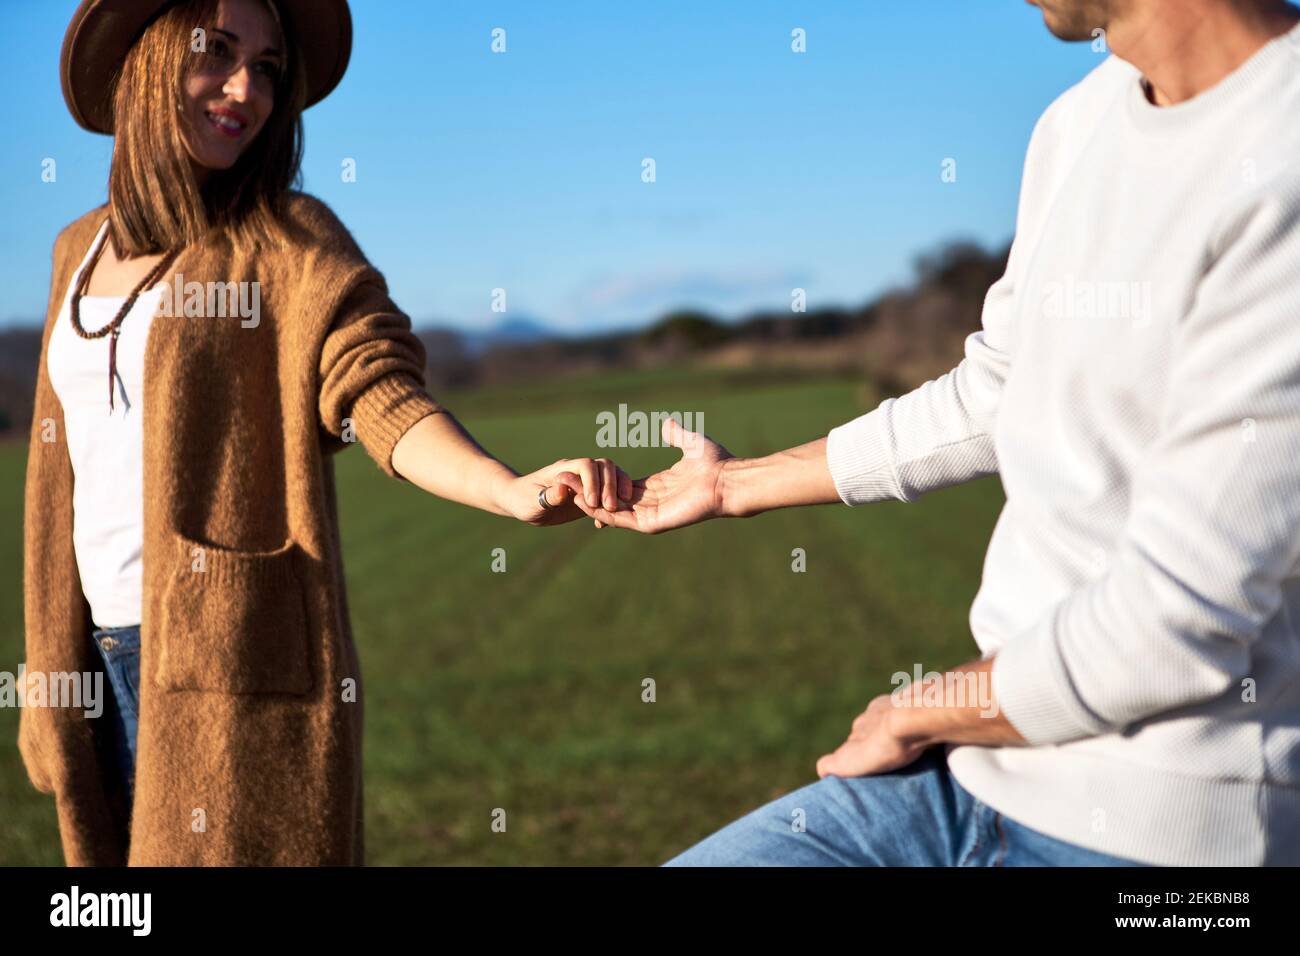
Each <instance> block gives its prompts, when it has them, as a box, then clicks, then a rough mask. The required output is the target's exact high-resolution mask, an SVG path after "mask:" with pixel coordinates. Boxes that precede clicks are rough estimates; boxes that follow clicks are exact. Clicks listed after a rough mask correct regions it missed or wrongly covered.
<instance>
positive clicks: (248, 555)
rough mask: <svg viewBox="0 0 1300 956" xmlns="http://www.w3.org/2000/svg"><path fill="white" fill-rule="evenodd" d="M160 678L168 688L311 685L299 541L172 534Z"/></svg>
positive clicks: (249, 690) (293, 690) (259, 689)
mask: <svg viewBox="0 0 1300 956" xmlns="http://www.w3.org/2000/svg"><path fill="white" fill-rule="evenodd" d="M174 546H175V553H174V558H175V565H174V567H173V570H172V572H171V574H170V575H169V576H168V578H167V582H166V585H165V592H164V594H163V596H162V611H161V626H160V627H159V628H158V629H157V630H156V631H154V633H155V634H157V640H158V648H159V654H158V663H157V665H156V672H155V675H154V682H155V683H156V684H157V685H158V686H160V687H162V688H163V689H165V690H203V691H216V692H218V693H225V694H295V695H303V694H307V693H308V692H309V691H311V689H312V674H311V663H310V660H309V657H308V654H309V648H308V641H307V612H306V605H305V601H304V594H303V588H302V584H301V580H302V578H301V574H300V572H299V570H298V566H297V565H298V562H299V560H300V558H299V549H298V546H297V544H296V543H295V542H294V541H293V539H292V538H289V539H287V540H286V541H285V542H284V544H282V545H281V546H280V547H278V548H276V549H275V550H273V551H238V550H233V549H230V548H222V547H217V546H216V545H211V544H205V543H202V542H199V541H195V540H192V539H190V538H187V537H185V536H184V535H180V534H176V535H174Z"/></svg>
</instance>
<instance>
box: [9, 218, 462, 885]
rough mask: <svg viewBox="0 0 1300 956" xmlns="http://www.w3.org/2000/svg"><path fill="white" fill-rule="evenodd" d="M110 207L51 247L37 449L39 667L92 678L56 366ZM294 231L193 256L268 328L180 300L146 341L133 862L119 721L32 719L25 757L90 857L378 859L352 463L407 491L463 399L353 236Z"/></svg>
mask: <svg viewBox="0 0 1300 956" xmlns="http://www.w3.org/2000/svg"><path fill="white" fill-rule="evenodd" d="M106 215H107V207H100V208H98V209H95V210H92V211H91V212H89V213H87V214H86V215H84V216H82V217H81V218H80V219H78V220H77V221H76V222H74V223H72V224H71V225H69V226H68V227H67V228H65V229H64V230H63V231H62V232H61V233H60V234H59V237H58V239H57V241H56V242H55V245H54V265H53V282H52V285H51V289H50V304H49V311H48V314H47V316H46V323H45V332H44V337H43V342H42V346H41V359H40V370H39V374H38V377H37V382H36V402H35V416H34V420H33V422H32V434H31V442H30V449H29V454H28V459H27V479H26V497H25V517H24V528H23V547H24V551H23V559H24V564H23V611H24V620H25V625H26V667H27V672H28V674H29V675H31V673H32V672H34V671H44V672H47V673H48V672H60V671H63V672H68V671H71V672H88V671H90V670H91V669H92V668H93V667H94V666H95V662H94V655H95V653H96V651H95V648H94V647H93V646H92V644H91V630H92V623H91V619H90V613H89V606H88V605H87V603H86V599H85V596H84V595H83V593H82V590H81V582H80V577H79V574H78V570H77V562H76V555H75V553H74V551H73V543H72V487H73V472H72V466H71V460H70V458H69V455H68V447H67V442H66V440H65V436H66V430H65V428H64V423H63V411H62V408H61V407H60V405H59V400H58V397H57V396H56V395H55V393H54V391H53V389H52V388H51V386H50V379H49V374H48V371H47V369H46V352H47V349H48V347H49V340H50V331H51V329H52V328H53V323H54V322H55V320H56V319H57V318H58V314H59V310H60V307H61V305H62V302H63V296H64V294H65V292H66V290H67V287H68V283H69V282H70V280H71V278H72V275H73V273H74V272H75V270H76V268H77V265H78V264H79V263H80V261H81V258H82V257H83V256H84V255H85V254H86V252H87V250H88V248H89V246H90V243H91V241H92V239H93V238H94V236H95V233H96V231H97V229H98V228H99V226H100V225H101V223H102V222H103V221H104V218H105V217H106ZM286 218H287V221H288V223H289V225H290V226H291V228H292V229H293V230H294V231H295V234H296V235H297V236H298V237H299V238H298V240H297V242H296V244H295V247H294V248H292V249H291V250H286V251H267V250H262V251H260V252H258V253H257V254H256V255H249V254H247V253H243V252H240V251H238V250H236V249H234V248H232V244H231V243H230V241H229V240H228V239H224V238H214V239H213V240H210V241H207V242H204V243H201V244H196V245H194V246H191V247H189V248H187V249H185V250H184V251H183V252H182V253H181V254H180V256H179V257H178V259H177V261H176V263H175V265H174V269H175V271H177V272H179V273H181V275H182V276H183V277H184V281H185V282H187V283H188V282H192V281H198V282H202V283H207V282H210V281H213V282H216V281H221V282H241V281H247V282H251V281H257V282H260V283H261V317H260V322H259V323H258V324H257V325H256V326H251V325H250V326H249V327H244V324H243V323H242V322H241V320H240V319H239V318H238V317H231V318H223V317H205V318H199V317H185V316H184V314H183V311H184V310H182V309H180V308H176V309H173V310H172V311H173V312H174V313H176V314H175V315H172V316H167V315H164V314H162V313H161V311H160V313H159V314H158V316H157V317H156V318H155V320H154V324H153V325H152V327H151V328H150V331H149V335H148V339H147V344H146V350H145V372H144V406H143V408H144V422H143V456H144V476H143V480H144V540H143V595H144V597H143V607H142V609H141V622H140V623H141V659H140V664H141V672H140V700H139V706H140V711H139V717H140V720H139V736H138V743H137V766H136V792H135V803H134V807H133V814H132V819H131V827H130V841H129V849H128V847H127V846H124V845H123V841H122V837H121V836H120V835H119V834H118V833H117V831H116V829H115V827H114V825H113V823H112V818H111V817H110V811H109V806H108V791H107V789H106V784H105V767H104V764H103V758H102V757H101V756H100V753H101V752H103V751H102V748H103V747H104V744H103V736H104V735H105V734H106V733H107V727H106V726H103V727H101V726H99V724H100V721H99V720H98V719H87V718H86V717H85V716H84V708H72V707H50V706H45V707H38V706H28V707H24V708H23V709H22V710H21V711H20V714H21V716H20V721H19V732H18V745H19V749H20V751H21V754H22V759H23V763H24V765H25V766H26V768H27V773H28V775H29V777H30V779H31V782H32V785H33V786H35V787H36V789H37V790H39V791H41V792H43V793H47V794H52V795H53V796H54V798H55V800H56V803H57V809H58V821H59V832H60V835H61V839H62V843H63V852H64V856H65V859H66V861H67V863H68V864H69V865H73V866H77V865H121V864H128V863H129V864H130V865H146V866H148V865H152V866H159V865H261V864H272V865H320V864H327V865H339V864H358V865H359V864H361V863H362V862H363V861H364V843H363V835H362V792H361V766H362V765H361V728H362V703H361V701H362V700H363V699H364V695H363V694H362V693H361V689H360V683H361V673H360V669H359V666H358V660H357V653H356V648H355V646H354V644H353V639H352V630H351V624H350V621H349V618H348V604H347V597H346V594H345V591H344V581H343V565H342V561H341V557H340V547H339V531H338V516H337V506H336V500H335V486H334V460H333V458H332V454H333V453H335V452H338V451H339V450H341V449H343V448H345V447H347V445H348V444H349V443H350V442H351V441H353V440H354V436H355V439H359V440H360V442H361V443H362V444H363V445H364V446H365V448H366V450H367V452H368V453H369V454H370V455H371V456H372V457H373V458H374V459H375V461H376V462H377V463H378V464H379V466H380V467H381V468H382V469H383V470H384V471H385V472H386V473H387V474H389V475H390V476H393V477H395V478H398V479H399V480H401V476H400V475H397V473H396V472H395V471H394V470H393V467H392V462H391V455H392V449H393V446H394V445H396V443H397V441H398V439H399V438H401V436H402V435H403V434H404V433H405V432H406V430H407V429H408V428H410V427H411V426H412V425H413V424H415V423H416V422H417V421H419V420H420V419H422V418H424V417H425V416H426V415H429V414H432V413H435V412H438V411H442V410H443V409H442V407H441V406H440V405H438V404H437V403H436V402H435V401H434V400H433V399H432V398H430V397H429V395H428V394H427V393H426V392H425V391H424V359H425V351H424V348H423V346H422V345H421V343H420V341H419V339H417V338H416V337H415V336H414V335H413V334H412V332H411V324H410V320H409V319H408V317H407V316H406V315H405V314H403V313H402V311H401V310H399V309H398V308H397V307H396V306H395V305H394V304H393V302H392V300H391V299H390V298H389V296H388V290H387V286H386V283H385V281H384V278H383V276H382V275H381V274H380V273H379V272H377V271H376V270H375V269H374V268H373V267H372V266H371V265H370V264H369V263H368V262H367V261H366V259H365V257H364V255H363V254H362V252H361V250H360V249H359V248H358V246H357V244H356V242H355V241H354V240H353V238H352V237H351V235H350V234H349V233H348V231H347V230H346V229H345V228H344V226H343V225H342V223H340V222H339V220H338V219H337V218H336V217H335V216H334V214H333V213H332V212H331V211H330V209H329V208H328V207H327V206H326V205H325V204H324V203H322V202H320V201H319V200H317V199H315V198H313V197H310V196H307V195H305V194H302V193H297V192H295V193H293V194H291V197H290V201H289V204H288V214H287V217H286ZM205 288H206V286H205ZM105 361H107V359H106V360H105ZM348 419H350V420H351V421H350V422H349V421H347V420H348ZM50 438H52V440H47V439H50ZM83 480H86V479H84V478H83ZM90 480H99V481H111V480H113V479H112V475H95V476H93V477H92V478H91V479H90ZM105 686H107V685H105ZM350 687H355V694H352V693H349V689H350ZM103 723H105V724H106V721H105V722H103Z"/></svg>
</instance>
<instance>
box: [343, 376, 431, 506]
mask: <svg viewBox="0 0 1300 956" xmlns="http://www.w3.org/2000/svg"><path fill="white" fill-rule="evenodd" d="M441 411H445V409H444V408H443V407H442V406H441V405H439V404H438V403H437V402H436V401H434V400H433V398H432V397H430V395H429V393H428V392H426V391H425V390H424V386H422V385H421V384H420V383H419V381H418V380H416V379H415V378H414V377H413V376H412V375H410V374H409V373H407V372H393V373H391V374H389V375H385V376H384V377H383V378H381V379H378V380H376V381H375V382H374V383H373V384H372V385H371V386H370V387H369V388H367V389H366V390H365V391H364V392H362V393H361V394H360V395H358V396H357V398H356V399H355V400H354V401H353V403H352V419H353V421H354V422H355V423H356V431H357V437H358V438H360V439H361V443H362V444H363V445H365V447H366V451H368V452H369V453H370V457H372V458H373V459H374V460H375V461H376V462H377V463H378V465H379V467H380V468H381V469H383V471H384V473H385V474H387V475H388V476H389V477H391V478H397V479H398V480H399V481H405V480H406V479H405V478H404V477H403V476H402V475H400V474H398V472H397V471H396V470H394V468H393V449H394V448H395V447H397V443H398V442H399V441H401V439H402V436H403V435H405V434H406V433H407V431H409V430H410V428H411V426H412V425H414V424H415V423H416V422H418V421H420V420H421V419H423V418H426V417H427V416H429V415H433V414H435V413H437V412H441Z"/></svg>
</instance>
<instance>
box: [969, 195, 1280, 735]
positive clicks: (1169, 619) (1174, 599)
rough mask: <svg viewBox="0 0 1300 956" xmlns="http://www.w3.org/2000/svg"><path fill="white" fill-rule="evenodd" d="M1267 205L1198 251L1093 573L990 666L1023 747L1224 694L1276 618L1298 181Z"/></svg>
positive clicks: (1246, 209)
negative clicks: (1101, 559)
mask: <svg viewBox="0 0 1300 956" xmlns="http://www.w3.org/2000/svg"><path fill="white" fill-rule="evenodd" d="M1271 192H1272V195H1270V196H1265V197H1262V198H1256V199H1255V200H1253V201H1252V202H1251V203H1250V204H1249V205H1248V206H1246V204H1243V208H1242V211H1241V212H1240V213H1238V214H1235V215H1233V216H1232V217H1231V219H1230V220H1225V226H1224V228H1223V229H1222V230H1221V231H1220V232H1219V233H1218V235H1220V236H1221V238H1220V239H1219V240H1218V241H1217V243H1216V247H1215V248H1211V249H1210V250H1208V251H1207V257H1206V261H1207V262H1208V263H1209V266H1208V268H1206V269H1205V271H1204V273H1203V276H1202V279H1201V280H1200V282H1199V284H1198V287H1197V291H1196V295H1195V297H1194V299H1193V300H1192V303H1191V305H1190V307H1189V309H1188V311H1187V312H1186V314H1184V315H1183V316H1182V317H1181V318H1180V320H1179V325H1178V326H1177V328H1176V329H1175V330H1174V332H1173V335H1174V340H1173V343H1172V352H1171V356H1172V357H1171V364H1170V369H1169V379H1168V385H1167V393H1166V399H1165V405H1164V408H1163V411H1162V414H1161V419H1160V427H1159V432H1158V434H1157V437H1156V438H1155V440H1154V442H1153V444H1152V445H1151V446H1150V447H1149V448H1148V449H1147V450H1146V453H1145V455H1144V456H1143V459H1142V462H1141V466H1140V468H1139V470H1137V471H1136V473H1135V474H1134V476H1133V483H1132V488H1133V490H1132V500H1131V505H1130V510H1129V516H1128V520H1127V522H1126V524H1125V527H1124V531H1123V533H1122V535H1121V537H1120V539H1119V540H1118V541H1117V543H1116V545H1115V547H1114V549H1113V551H1112V552H1111V554H1110V555H1109V556H1108V559H1107V570H1106V571H1105V572H1104V573H1103V574H1102V575H1100V576H1099V577H1098V578H1096V579H1095V580H1093V581H1092V582H1090V583H1089V584H1088V585H1086V586H1084V587H1082V588H1080V589H1079V590H1076V591H1075V592H1073V593H1072V594H1071V595H1070V596H1068V597H1067V598H1066V599H1064V600H1063V601H1062V602H1061V603H1060V604H1058V605H1057V606H1056V607H1055V608H1053V610H1052V611H1051V612H1050V613H1049V614H1048V615H1047V616H1046V617H1045V619H1043V620H1041V621H1040V622H1038V623H1037V624H1036V625H1034V626H1033V627H1031V628H1030V629H1028V630H1027V631H1026V632H1024V633H1021V634H1019V635H1017V636H1015V637H1013V638H1012V639H1011V641H1009V642H1008V643H1007V644H1006V645H1005V646H1004V647H1003V648H1002V649H1001V650H1000V651H999V652H998V653H997V655H996V657H995V658H994V663H993V691H994V695H995V698H996V700H997V702H998V705H999V707H1000V709H1001V710H1002V712H1003V713H1004V714H1005V715H1006V717H1007V718H1008V719H1009V720H1010V722H1011V723H1012V724H1013V725H1014V726H1015V727H1016V729H1017V730H1019V731H1020V733H1021V734H1022V735H1023V736H1024V737H1025V738H1026V739H1027V740H1028V742H1029V743H1030V744H1035V745H1037V744H1050V743H1061V742H1065V741H1068V740H1073V739H1076V738H1080V737H1086V736H1092V735H1096V734H1101V733H1106V732H1111V731H1115V730H1117V729H1120V728H1123V727H1126V726H1127V725H1129V724H1131V723H1133V722H1135V721H1138V720H1141V719H1143V718H1146V717H1149V716H1152V715H1155V714H1158V713H1161V712H1164V711H1168V710H1172V709H1175V708H1179V707H1184V706H1190V705H1193V704H1195V703H1197V702H1200V701H1205V700H1209V699H1211V698H1215V697H1218V696H1221V695H1224V694H1237V693H1240V688H1241V682H1242V680H1243V679H1244V678H1246V677H1248V676H1249V675H1250V673H1251V658H1252V649H1253V648H1254V646H1255V645H1256V643H1257V641H1258V640H1259V638H1260V635H1261V633H1262V632H1263V630H1264V628H1265V626H1266V625H1267V624H1268V623H1269V622H1270V620H1271V619H1272V618H1273V617H1274V616H1275V615H1276V614H1277V613H1278V611H1279V608H1280V607H1281V605H1282V601H1283V583H1284V581H1285V579H1286V578H1287V577H1288V576H1289V575H1291V574H1293V573H1294V569H1295V567H1296V562H1297V558H1300V321H1298V319H1300V179H1298V180H1297V181H1296V182H1292V183H1289V184H1288V185H1287V186H1286V187H1285V188H1274V189H1273V190H1272V191H1271ZM1293 636H1294V635H1293Z"/></svg>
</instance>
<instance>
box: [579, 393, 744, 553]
mask: <svg viewBox="0 0 1300 956" xmlns="http://www.w3.org/2000/svg"><path fill="white" fill-rule="evenodd" d="M663 440H664V442H666V443H667V444H669V445H672V446H673V447H674V448H680V449H682V457H681V460H679V461H678V462H677V464H675V465H673V466H672V467H671V468H669V469H668V470H667V471H661V472H659V473H658V474H654V475H650V476H649V477H648V478H641V479H639V480H637V481H634V482H632V497H631V498H630V499H629V500H628V501H627V502H626V505H627V507H626V509H624V510H620V511H616V512H613V513H610V512H608V511H606V510H605V509H604V508H589V507H587V506H586V505H585V503H582V502H581V501H579V502H578V505H579V507H581V508H582V510H583V511H585V512H587V514H588V515H590V516H591V517H593V518H597V519H599V520H600V521H602V522H604V523H605V524H609V525H613V526H614V527H616V528H629V529H631V530H633V531H641V532H644V533H646V534H658V533H659V532H661V531H671V530H672V529H673V528H681V527H684V526H685V525H688V524H696V523H698V522H700V521H707V520H709V519H710V518H716V517H718V516H719V515H720V514H722V463H723V462H724V461H726V460H727V459H729V458H732V457H734V456H733V455H732V454H731V452H729V451H727V449H725V448H723V447H722V446H721V445H719V444H718V443H717V442H715V441H713V440H711V439H710V438H708V437H707V436H705V435H702V434H700V433H699V432H688V431H686V429H684V428H683V427H682V426H681V425H680V424H678V423H677V421H676V420H675V419H672V418H669V419H666V420H665V421H664V424H663Z"/></svg>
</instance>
